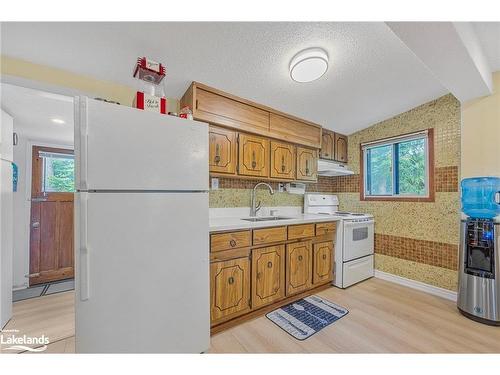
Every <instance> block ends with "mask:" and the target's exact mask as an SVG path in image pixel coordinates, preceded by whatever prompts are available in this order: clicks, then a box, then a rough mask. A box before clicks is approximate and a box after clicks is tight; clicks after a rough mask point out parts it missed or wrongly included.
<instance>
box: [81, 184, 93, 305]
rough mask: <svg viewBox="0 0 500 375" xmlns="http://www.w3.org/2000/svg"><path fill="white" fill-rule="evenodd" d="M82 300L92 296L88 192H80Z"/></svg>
mask: <svg viewBox="0 0 500 375" xmlns="http://www.w3.org/2000/svg"><path fill="white" fill-rule="evenodd" d="M79 203H80V217H79V227H80V233H79V235H80V266H79V271H80V300H81V301H86V300H88V299H89V298H90V277H89V249H88V244H87V206H88V193H80V202H79Z"/></svg>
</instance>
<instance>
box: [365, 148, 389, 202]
mask: <svg viewBox="0 0 500 375" xmlns="http://www.w3.org/2000/svg"><path fill="white" fill-rule="evenodd" d="M366 160H367V167H368V174H367V177H368V186H367V192H368V194H369V195H390V194H392V145H387V146H380V147H374V148H370V149H369V150H368V155H367V158H366Z"/></svg>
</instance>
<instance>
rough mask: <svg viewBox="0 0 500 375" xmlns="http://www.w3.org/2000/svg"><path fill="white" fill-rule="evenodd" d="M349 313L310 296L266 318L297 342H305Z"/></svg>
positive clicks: (275, 311) (271, 313) (274, 311)
mask: <svg viewBox="0 0 500 375" xmlns="http://www.w3.org/2000/svg"><path fill="white" fill-rule="evenodd" d="M348 312H349V311H348V310H347V309H346V308H344V307H342V306H339V305H336V304H334V303H332V302H330V301H327V300H325V299H323V298H321V297H318V296H309V297H306V298H303V299H300V300H298V301H295V302H293V303H290V304H289V305H286V306H283V307H281V308H279V309H276V310H273V311H271V312H270V313H269V314H267V315H266V317H267V318H268V319H269V320H271V321H272V322H273V323H274V324H276V325H277V326H278V327H280V328H281V329H283V330H284V331H285V332H287V333H289V334H290V335H292V336H293V337H295V338H296V339H297V340H305V339H307V338H308V337H311V336H312V335H314V334H315V333H316V332H318V331H320V330H322V329H323V328H325V327H326V326H328V325H330V324H332V323H333V322H335V321H336V320H339V319H340V318H342V317H343V316H345V315H347V313H348Z"/></svg>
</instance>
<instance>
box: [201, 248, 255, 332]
mask: <svg viewBox="0 0 500 375" xmlns="http://www.w3.org/2000/svg"><path fill="white" fill-rule="evenodd" d="M210 298H211V303H210V316H211V321H212V324H214V323H218V322H221V321H224V320H228V319H231V318H234V317H236V316H238V315H241V314H243V313H245V312H247V311H249V310H250V259H248V258H239V259H232V260H226V261H223V262H215V263H211V264H210Z"/></svg>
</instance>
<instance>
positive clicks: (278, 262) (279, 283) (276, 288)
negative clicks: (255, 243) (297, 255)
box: [252, 245, 285, 309]
mask: <svg viewBox="0 0 500 375" xmlns="http://www.w3.org/2000/svg"><path fill="white" fill-rule="evenodd" d="M284 296H285V245H277V246H269V247H264V248H261V249H254V250H253V251H252V308H254V309H255V308H259V307H261V306H264V305H267V304H269V303H271V302H273V301H276V300H279V299H282V298H283V297H284Z"/></svg>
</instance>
